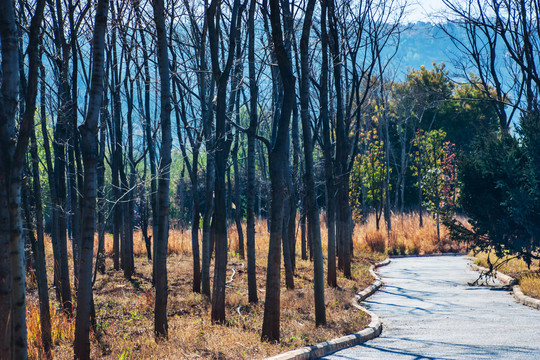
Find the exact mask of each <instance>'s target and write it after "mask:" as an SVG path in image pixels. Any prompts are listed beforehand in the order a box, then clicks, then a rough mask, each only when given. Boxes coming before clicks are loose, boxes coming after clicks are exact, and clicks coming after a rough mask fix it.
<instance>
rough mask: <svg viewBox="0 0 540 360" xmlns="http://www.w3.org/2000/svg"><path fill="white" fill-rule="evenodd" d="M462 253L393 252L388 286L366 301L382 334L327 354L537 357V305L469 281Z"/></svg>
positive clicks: (384, 271)
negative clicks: (402, 255) (397, 254)
mask: <svg viewBox="0 0 540 360" xmlns="http://www.w3.org/2000/svg"><path fill="white" fill-rule="evenodd" d="M467 264H468V261H467V260H466V259H465V258H464V257H457V256H437V257H413V258H399V259H392V262H391V263H390V265H388V266H385V267H382V268H380V269H379V270H378V272H379V274H380V275H381V277H382V278H383V281H384V283H385V286H384V287H383V288H382V289H381V290H379V291H378V292H377V293H376V294H375V295H373V296H372V297H370V298H369V299H368V300H366V301H364V302H363V304H364V306H365V307H367V308H368V309H369V310H371V311H373V312H375V313H376V314H377V315H379V316H380V317H381V319H382V322H383V331H382V334H381V336H380V337H378V338H375V339H373V340H370V341H368V342H366V343H364V344H362V345H358V346H355V347H352V348H348V349H345V350H342V351H338V352H336V353H334V354H332V355H330V356H327V357H325V358H324V359H332V360H345V359H520V360H521V359H540V311H539V310H535V309H532V308H529V307H526V306H524V305H521V304H518V303H516V302H515V301H514V299H513V298H512V295H511V294H510V292H508V291H503V290H493V289H490V288H488V287H472V286H469V285H467V283H468V282H470V281H474V280H475V279H476V278H477V276H478V273H476V272H474V271H471V270H469V267H468V265H467Z"/></svg>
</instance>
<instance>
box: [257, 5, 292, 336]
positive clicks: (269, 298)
mask: <svg viewBox="0 0 540 360" xmlns="http://www.w3.org/2000/svg"><path fill="white" fill-rule="evenodd" d="M270 22H271V26H272V40H273V43H274V52H275V55H276V58H277V62H278V66H279V72H280V75H281V79H282V81H283V83H286V84H287V86H286V87H284V94H283V103H282V106H281V114H280V117H279V120H278V122H277V123H276V124H275V125H276V126H277V130H276V137H275V141H274V142H273V143H272V147H271V149H270V161H269V162H270V179H271V185H272V191H271V198H272V204H271V212H270V244H269V249H268V264H267V274H266V296H265V304H264V318H263V326H262V333H261V338H262V339H263V340H267V341H271V342H277V341H279V334H280V329H279V321H280V267H281V236H282V229H281V227H282V226H283V201H284V200H285V196H284V195H285V194H284V189H285V186H286V181H287V180H286V171H287V168H286V166H287V164H288V159H287V139H288V132H289V124H290V118H291V113H292V107H293V104H294V88H295V86H294V85H295V78H294V75H293V73H292V65H291V62H290V59H289V58H288V56H287V52H286V50H285V47H284V45H283V32H282V29H281V19H280V9H279V1H277V0H270Z"/></svg>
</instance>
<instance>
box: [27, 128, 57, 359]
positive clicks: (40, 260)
mask: <svg viewBox="0 0 540 360" xmlns="http://www.w3.org/2000/svg"><path fill="white" fill-rule="evenodd" d="M30 153H31V156H32V177H33V191H34V201H35V212H36V234H37V239H36V251H35V253H34V258H35V264H36V277H37V285H38V298H39V320H40V325H41V343H42V344H43V351H44V352H45V355H46V357H47V358H50V357H51V356H52V354H51V346H52V338H51V313H50V308H49V288H48V285H47V266H46V262H45V244H44V235H43V209H42V202H41V184H40V178H39V157H38V152H37V142H36V134H35V129H34V128H32V134H31V145H30Z"/></svg>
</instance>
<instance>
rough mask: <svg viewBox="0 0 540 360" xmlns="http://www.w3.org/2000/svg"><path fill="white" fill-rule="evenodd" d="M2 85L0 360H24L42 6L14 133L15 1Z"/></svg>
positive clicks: (4, 17)
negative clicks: (29, 157)
mask: <svg viewBox="0 0 540 360" xmlns="http://www.w3.org/2000/svg"><path fill="white" fill-rule="evenodd" d="M0 5H1V6H0V7H1V8H2V11H1V12H0V23H1V24H2V25H1V26H0V41H1V42H2V48H1V55H2V64H1V66H2V67H1V70H2V82H1V85H0V142H1V145H0V146H1V149H2V160H1V161H0V164H1V165H0V206H1V210H0V249H1V250H0V264H1V265H0V267H1V268H0V315H1V316H2V318H3V319H4V320H3V321H0V333H1V334H2V340H0V358H6V359H10V358H13V359H26V358H27V356H28V354H27V333H26V277H25V267H24V239H23V238H22V236H21V235H22V214H21V181H22V170H23V166H24V161H25V154H26V150H27V147H28V142H29V139H30V137H31V133H32V129H33V125H34V111H35V106H36V96H37V86H38V69H39V63H40V62H39V51H38V46H39V43H40V37H39V33H40V28H41V22H42V19H43V9H44V7H45V1H44V0H40V1H38V2H37V3H36V10H35V12H34V15H33V16H32V20H31V24H30V35H29V40H28V47H27V53H28V57H29V70H28V87H27V89H28V90H27V91H26V99H25V100H26V101H25V112H24V114H23V115H22V121H21V123H20V126H19V129H18V132H17V130H16V129H17V127H16V125H15V124H16V113H17V101H18V99H17V98H18V95H19V89H20V79H19V60H20V59H19V52H18V49H17V44H18V41H17V28H16V25H15V10H14V7H13V2H11V1H2V2H1V3H0Z"/></svg>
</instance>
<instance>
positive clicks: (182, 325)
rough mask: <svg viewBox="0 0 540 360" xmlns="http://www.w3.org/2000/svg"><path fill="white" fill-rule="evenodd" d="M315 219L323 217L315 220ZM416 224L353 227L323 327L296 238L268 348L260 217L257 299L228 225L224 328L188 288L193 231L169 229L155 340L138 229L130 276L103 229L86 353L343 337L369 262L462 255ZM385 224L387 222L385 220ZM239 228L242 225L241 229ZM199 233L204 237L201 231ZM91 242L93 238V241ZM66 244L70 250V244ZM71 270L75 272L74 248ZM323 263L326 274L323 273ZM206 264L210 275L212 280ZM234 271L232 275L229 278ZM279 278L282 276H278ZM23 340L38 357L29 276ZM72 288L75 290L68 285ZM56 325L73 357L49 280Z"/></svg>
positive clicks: (281, 347)
mask: <svg viewBox="0 0 540 360" xmlns="http://www.w3.org/2000/svg"><path fill="white" fill-rule="evenodd" d="M321 220H324V218H323V219H321ZM424 221H425V223H427V224H425V225H424V227H422V228H419V227H418V226H417V225H416V224H417V223H418V216H417V215H414V214H413V215H406V216H404V217H401V216H394V227H393V231H392V232H391V233H390V236H388V232H387V231H386V229H385V228H384V224H381V228H380V229H379V230H377V229H376V226H375V221H374V219H373V218H370V219H368V221H367V222H366V223H365V224H364V225H357V227H356V228H355V232H354V238H353V242H354V248H355V254H354V257H353V263H352V273H353V274H352V275H353V276H352V279H346V278H344V277H343V276H342V275H341V274H340V272H338V286H339V287H338V288H336V289H332V288H328V287H327V288H326V289H325V303H326V314H327V322H328V324H327V325H326V326H323V327H316V326H315V317H314V294H313V265H312V262H311V261H309V260H302V259H301V258H300V239H298V240H297V245H298V246H297V257H296V259H297V260H296V271H295V277H294V281H295V289H294V290H287V289H286V288H285V286H284V283H285V282H284V281H282V290H281V341H280V342H279V343H278V344H270V343H266V342H261V341H260V331H261V327H262V320H263V313H264V296H265V280H266V266H267V253H268V238H269V234H268V232H267V229H266V223H265V222H264V223H263V222H259V223H258V224H257V227H256V233H257V238H256V254H257V260H256V264H257V288H258V295H259V296H258V297H259V302H258V303H257V304H249V302H248V293H247V263H246V260H243V259H241V258H240V257H239V256H238V254H236V253H235V252H234V251H232V249H237V248H238V245H237V244H238V235H237V232H236V228H235V227H232V228H231V229H230V230H229V241H230V243H229V248H230V249H231V251H230V252H229V255H228V266H227V280H228V281H229V280H232V281H230V283H228V286H227V289H226V319H227V323H226V324H225V325H216V324H212V322H211V321H210V310H211V303H210V301H209V299H208V298H207V297H206V296H204V295H201V294H198V293H193V292H192V276H193V275H192V274H193V269H192V267H193V261H192V254H191V233H190V232H189V231H181V230H171V231H170V235H169V256H168V259H167V267H168V281H169V298H168V320H169V337H168V339H167V340H163V341H159V342H156V341H155V339H154V333H153V329H154V323H153V321H154V291H153V288H152V283H151V279H152V277H151V276H152V262H151V261H149V260H147V257H146V250H145V246H144V244H143V241H142V239H141V234H140V232H136V233H135V234H134V253H135V274H134V276H133V277H132V279H131V280H126V279H125V278H124V276H123V272H122V271H117V270H114V269H113V266H112V260H111V254H112V236H111V235H110V234H107V235H106V247H105V249H106V254H107V259H106V266H107V270H106V272H105V274H98V275H97V280H96V283H95V285H94V299H95V305H96V319H97V331H96V333H93V334H92V335H91V342H92V345H91V348H92V349H91V352H92V358H96V359H97V358H100V359H135V358H139V359H201V358H202V359H255V358H265V357H268V356H272V355H276V354H278V353H281V352H284V351H288V350H292V349H296V348H299V347H303V346H306V345H312V344H316V343H318V342H321V341H326V340H330V339H332V338H336V337H339V336H343V335H346V334H350V333H353V332H357V331H360V330H362V329H363V328H365V326H366V325H367V324H368V323H369V322H370V318H369V316H368V315H367V314H365V313H363V312H361V311H358V310H357V309H356V308H354V307H353V306H352V305H351V300H352V298H353V296H354V294H355V293H356V292H358V291H359V290H362V289H363V288H365V287H366V286H367V285H369V284H370V283H371V282H372V281H373V279H372V277H371V275H370V274H369V267H370V265H371V264H373V263H376V262H378V261H381V260H383V259H384V258H385V257H386V256H387V255H386V254H428V253H435V252H449V251H463V250H464V249H463V246H462V245H459V244H456V243H452V242H449V241H448V240H446V233H445V232H444V231H443V233H442V240H441V241H439V240H438V239H437V236H436V228H435V226H434V224H433V223H432V222H431V221H429V219H428V220H427V221H426V220H424ZM324 223H325V222H324V221H321V224H322V226H321V234H322V235H323V239H322V240H323V248H324V253H325V254H326V248H327V246H326V240H327V239H326V227H325V225H324ZM382 223H383V222H382ZM244 233H245V229H244ZM200 238H202V236H200ZM96 246H97V239H96ZM70 247H71V246H70V244H68V248H70ZM69 253H70V273H71V274H72V268H71V267H72V262H71V249H69ZM46 255H47V271H48V276H49V284H52V280H53V279H52V278H53V268H52V264H53V258H52V247H51V245H50V238H48V239H47V243H46ZM326 265H327V263H326V259H325V274H326ZM212 269H213V266H212V265H211V273H210V279H211V280H212V279H213V272H212ZM233 273H234V276H233ZM283 276H284V275H283ZM28 289H29V291H28V301H27V303H28V319H27V324H28V339H29V356H30V357H31V358H40V351H41V344H40V338H39V306H38V300H37V291H36V285H35V280H34V279H32V277H31V276H29V278H28ZM72 291H73V289H72ZM49 296H50V299H51V306H52V308H53V309H56V311H52V322H53V342H54V357H55V358H56V359H72V358H73V340H74V327H75V321H74V318H69V317H68V316H66V315H63V314H62V313H61V312H60V311H58V309H59V305H58V303H57V302H56V300H55V294H54V290H53V288H52V286H50V295H49Z"/></svg>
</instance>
